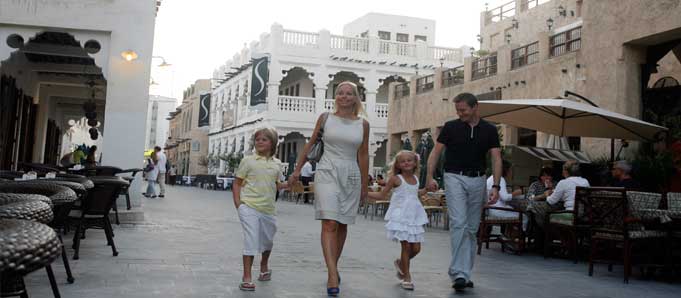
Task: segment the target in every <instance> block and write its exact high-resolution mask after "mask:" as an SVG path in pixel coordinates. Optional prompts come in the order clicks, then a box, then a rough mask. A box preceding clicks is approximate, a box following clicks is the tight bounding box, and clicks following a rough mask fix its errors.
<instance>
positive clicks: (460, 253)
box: [426, 93, 501, 291]
mask: <svg viewBox="0 0 681 298" xmlns="http://www.w3.org/2000/svg"><path fill="white" fill-rule="evenodd" d="M454 103H455V104H456V114H457V115H458V116H459V119H456V120H452V121H448V122H446V123H445V125H444V127H443V128H442V130H441V132H440V135H439V136H438V138H437V142H436V143H435V147H434V148H433V151H432V152H431V154H430V157H429V158H428V175H427V177H426V185H427V187H428V189H429V190H431V191H435V190H437V188H438V185H437V182H435V180H433V171H434V170H435V167H436V166H437V162H438V159H439V157H440V153H441V151H442V149H445V164H444V170H445V174H444V184H445V189H446V193H445V195H446V198H447V206H448V210H447V213H448V216H449V230H450V235H451V245H452V261H451V263H450V265H449V277H450V278H451V280H452V281H453V284H452V287H453V288H454V289H456V290H457V291H462V290H463V289H464V288H466V287H472V286H473V282H472V281H471V271H472V270H473V260H474V257H475V251H476V249H475V248H476V244H477V241H476V233H477V232H478V226H479V225H480V215H481V212H482V207H483V205H484V204H485V201H486V199H487V198H486V180H487V177H485V168H486V164H487V161H486V158H487V153H490V154H491V156H492V160H493V167H492V168H493V176H494V178H493V184H492V186H491V189H492V190H491V192H490V194H489V200H487V204H490V205H493V204H495V203H496V202H497V200H498V199H499V189H500V187H499V180H500V177H501V149H500V147H501V146H500V144H499V134H498V132H497V128H496V126H494V125H492V124H490V123H488V122H487V121H484V120H482V119H480V114H479V113H478V99H477V98H476V97H475V95H473V94H470V93H461V94H459V95H457V96H456V97H455V98H454Z"/></svg>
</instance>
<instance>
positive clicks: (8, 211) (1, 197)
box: [0, 193, 63, 297]
mask: <svg viewBox="0 0 681 298" xmlns="http://www.w3.org/2000/svg"><path fill="white" fill-rule="evenodd" d="M1 219H5V220H7V219H10V220H22V221H24V222H22V221H17V222H13V221H9V222H8V221H5V220H1ZM52 219H53V214H52V207H51V201H50V199H49V198H47V197H44V196H41V195H34V194H14V193H0V226H2V225H3V224H7V225H10V226H12V225H17V226H22V225H25V226H24V227H27V226H31V227H32V228H30V229H29V230H30V231H31V232H32V233H36V232H37V231H36V230H41V231H43V230H49V229H50V228H49V227H47V226H45V225H44V224H46V223H49V222H51V221H52ZM29 223H40V224H41V225H40V226H35V225H33V224H29ZM2 231H3V229H2V228H0V239H3V238H4V239H3V240H0V251H2V252H3V253H2V254H3V255H4V256H0V267H2V266H3V264H4V265H7V266H8V267H9V268H7V269H8V270H7V271H9V274H7V276H6V277H5V276H1V277H0V288H1V289H0V296H2V297H8V296H18V295H21V296H22V297H23V296H26V297H28V295H27V294H26V289H25V286H24V283H23V276H24V275H25V274H26V273H29V272H30V271H26V270H22V266H25V265H23V264H21V262H22V261H24V262H25V261H29V262H30V260H32V259H37V260H34V261H33V262H36V263H37V264H40V265H42V267H45V270H46V271H47V276H48V279H49V281H50V285H51V287H52V292H53V294H54V296H55V297H60V294H59V288H58V286H57V282H56V280H55V278H54V272H53V271H52V266H51V263H52V261H54V259H55V258H56V256H57V255H58V252H59V248H60V247H62V248H63V245H62V244H61V242H57V243H56V244H54V243H52V241H48V243H47V245H48V247H47V248H48V249H49V250H50V251H49V252H44V251H42V249H44V248H45V247H42V246H41V245H40V244H41V241H44V240H46V239H40V237H43V236H48V235H44V234H49V238H50V240H53V238H52V237H54V238H57V237H56V235H55V233H54V231H52V233H47V231H45V233H41V232H38V233H36V234H31V235H25V234H22V233H21V232H20V231H16V230H15V231H12V232H9V233H7V234H6V236H3V234H2ZM24 232H26V231H24ZM10 235H11V236H10ZM36 244H37V245H36ZM15 245H20V247H15ZM3 246H5V247H3ZM43 256H45V257H48V258H46V259H44V260H43V259H41V257H43ZM2 258H9V259H10V260H2ZM11 259H13V260H11ZM20 259H23V260H20ZM7 262H11V263H7ZM37 264H36V266H37V267H36V269H37V268H39V267H40V266H38V265H37ZM15 270H16V272H12V271H15ZM3 271H5V270H3V269H1V268H0V272H3ZM31 271H33V270H31ZM0 275H2V274H0ZM3 284H9V285H11V286H3Z"/></svg>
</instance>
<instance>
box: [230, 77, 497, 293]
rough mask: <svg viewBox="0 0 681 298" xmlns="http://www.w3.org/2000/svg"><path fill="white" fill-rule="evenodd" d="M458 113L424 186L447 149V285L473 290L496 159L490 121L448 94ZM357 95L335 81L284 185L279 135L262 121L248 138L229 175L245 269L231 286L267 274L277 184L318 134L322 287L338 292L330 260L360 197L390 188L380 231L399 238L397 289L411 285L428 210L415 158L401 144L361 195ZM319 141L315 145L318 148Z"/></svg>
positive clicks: (364, 156)
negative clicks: (255, 269)
mask: <svg viewBox="0 0 681 298" xmlns="http://www.w3.org/2000/svg"><path fill="white" fill-rule="evenodd" d="M455 102H456V108H457V114H458V115H459V119H458V120H455V121H450V122H447V123H446V124H445V127H444V129H443V130H442V132H441V134H440V136H439V137H438V142H437V144H436V146H435V148H434V151H433V153H434V154H431V158H430V159H429V160H428V177H427V185H425V186H424V187H425V188H427V189H428V190H435V189H437V188H438V186H437V184H436V183H435V182H434V180H433V179H432V173H433V169H434V168H435V164H436V162H437V160H436V159H435V158H433V157H434V156H439V153H440V151H441V150H443V149H445V156H446V162H445V170H446V172H447V173H446V174H445V185H446V189H447V193H446V196H447V204H448V206H451V207H450V209H449V211H448V212H449V217H450V230H451V231H452V234H451V237H452V262H451V265H450V268H449V275H450V277H451V279H452V283H453V287H454V288H455V289H457V290H463V289H464V288H465V287H467V286H468V287H471V286H472V282H471V271H472V267H473V256H474V255H475V254H474V251H475V247H474V245H475V244H476V239H475V237H476V236H475V235H476V232H477V228H478V223H479V220H480V212H481V208H482V206H483V205H484V204H485V203H486V202H487V196H486V190H485V181H486V177H485V176H484V173H485V162H486V161H485V158H486V157H485V156H486V155H487V153H488V151H489V152H491V153H492V157H493V159H494V163H493V164H494V176H493V177H494V178H493V180H494V182H495V186H496V188H493V191H492V192H491V194H490V195H489V203H494V202H495V201H496V200H497V198H498V184H499V178H500V173H501V156H500V150H499V147H500V146H499V140H498V135H497V132H496V128H495V127H494V126H493V125H491V124H489V123H487V122H484V121H483V120H480V118H479V116H478V114H477V100H476V99H475V96H473V95H471V94H466V93H464V94H461V95H459V96H457V97H456V99H455ZM363 115H364V111H363V108H362V103H361V100H360V93H359V90H358V88H357V85H355V84H354V83H352V82H347V81H346V82H342V83H340V84H339V85H338V86H337V88H336V90H335V109H334V112H333V113H324V114H322V115H320V116H319V118H318V119H317V122H316V125H315V128H314V131H313V133H312V137H311V138H310V141H309V142H308V143H307V144H306V145H305V147H304V148H303V150H302V152H300V155H299V157H298V159H297V163H296V166H295V169H294V170H293V173H292V174H291V175H290V177H289V179H288V182H283V181H281V180H280V172H281V171H280V166H279V165H280V163H281V162H280V161H279V160H278V159H276V158H274V157H273V156H274V154H275V152H276V148H277V141H278V136H277V132H276V131H275V130H273V129H270V128H261V129H259V130H257V131H256V132H255V134H254V135H253V139H252V142H253V144H254V147H255V154H253V155H250V156H247V157H245V158H244V159H243V160H242V161H241V163H240V165H239V168H238V170H237V172H236V180H235V183H234V187H233V198H234V205H235V207H236V208H237V209H238V215H239V219H240V221H241V225H242V228H243V236H244V245H243V247H244V248H243V253H242V254H243V266H244V269H243V276H242V280H241V282H240V283H239V288H240V289H241V290H244V291H254V290H255V289H256V283H255V280H256V279H257V281H268V280H270V279H271V278H272V276H273V272H272V270H270V269H269V265H268V262H269V257H270V254H271V252H272V248H273V246H274V245H273V244H274V235H275V233H276V229H277V228H276V218H275V204H274V202H275V194H276V192H277V191H278V190H279V189H283V188H287V187H288V186H289V185H294V184H297V183H300V182H299V180H300V178H301V170H302V168H303V166H304V165H305V164H306V162H307V161H308V155H309V154H308V153H310V151H311V150H312V149H313V144H315V143H316V142H317V140H318V139H319V140H323V154H321V158H320V159H319V161H318V162H317V167H316V172H315V184H314V196H315V200H314V209H315V218H316V219H317V220H320V221H321V246H322V253H323V256H324V261H325V263H326V268H327V281H326V293H327V294H328V295H329V296H337V295H339V293H340V285H341V274H340V272H339V269H338V263H339V260H340V258H341V255H342V253H343V247H344V245H345V241H346V238H347V235H348V225H349V224H354V222H355V217H356V215H357V211H358V208H359V206H360V203H362V202H364V201H365V200H366V199H367V197H371V198H374V199H382V198H387V196H388V195H389V193H390V192H392V197H391V200H390V201H391V204H390V207H389V209H388V211H387V212H386V215H385V220H386V221H387V223H386V225H385V227H386V230H387V237H388V239H390V240H393V241H396V242H399V243H400V246H401V254H400V255H399V256H398V257H397V259H396V260H395V261H394V265H395V269H396V275H397V278H398V279H399V283H400V286H401V287H402V288H404V289H405V290H413V289H414V282H413V279H412V276H411V273H410V262H411V259H412V258H414V257H415V256H416V255H418V254H419V252H420V251H421V243H422V242H423V240H424V233H425V230H424V227H423V226H424V225H425V224H426V223H427V222H428V217H427V216H426V213H425V211H424V209H423V206H422V205H421V203H420V201H419V196H420V195H423V194H424V193H425V192H426V189H425V188H424V189H421V187H422V186H420V185H419V182H418V177H417V173H418V171H419V156H418V155H417V154H416V153H414V152H412V151H400V152H398V154H397V155H396V156H395V158H394V159H393V161H392V164H391V168H390V173H389V177H388V180H387V182H386V185H385V187H384V188H383V190H382V191H381V192H372V193H369V192H368V187H367V185H368V183H369V181H368V173H369V150H368V148H369V146H368V142H369V122H368V121H367V120H365V119H364V118H363V117H362V116H363ZM317 149H318V148H314V150H317ZM255 255H261V261H260V269H259V270H260V271H259V273H258V274H257V277H255V278H254V276H253V274H252V273H251V267H252V266H253V260H254V257H255Z"/></svg>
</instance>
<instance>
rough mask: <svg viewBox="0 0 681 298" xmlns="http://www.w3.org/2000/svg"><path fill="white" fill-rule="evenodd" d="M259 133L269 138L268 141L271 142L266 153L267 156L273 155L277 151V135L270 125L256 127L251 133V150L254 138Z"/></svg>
mask: <svg viewBox="0 0 681 298" xmlns="http://www.w3.org/2000/svg"><path fill="white" fill-rule="evenodd" d="M260 134H262V136H264V137H266V138H267V139H268V140H270V143H272V146H271V147H270V152H269V155H267V157H272V156H274V154H275V153H277V142H278V141H279V135H278V134H277V131H276V130H274V128H271V127H262V128H259V129H257V130H256V131H255V133H253V137H251V144H252V145H253V150H255V138H257V137H258V135H260ZM256 152H257V151H256Z"/></svg>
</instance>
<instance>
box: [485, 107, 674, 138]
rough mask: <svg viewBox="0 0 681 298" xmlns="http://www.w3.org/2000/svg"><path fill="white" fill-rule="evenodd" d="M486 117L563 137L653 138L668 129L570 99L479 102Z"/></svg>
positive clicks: (493, 120) (494, 120) (497, 121)
mask: <svg viewBox="0 0 681 298" xmlns="http://www.w3.org/2000/svg"><path fill="white" fill-rule="evenodd" d="M478 109H479V111H480V117H482V118H485V119H486V120H489V121H492V122H496V123H503V124H508V125H513V126H516V127H523V128H527V129H533V130H537V131H541V132H545V133H550V134H554V135H557V136H561V137H572V136H574V137H593V138H606V139H624V140H638V141H652V140H654V139H655V138H656V136H657V135H658V134H659V133H660V132H663V131H666V130H667V128H665V127H662V126H658V125H655V124H652V123H648V122H645V121H642V120H639V119H636V118H633V117H629V116H626V115H622V114H619V113H615V112H611V111H608V110H605V109H602V108H598V107H594V106H591V105H588V104H583V103H580V102H576V101H572V100H567V99H507V100H482V101H480V102H479V108H478Z"/></svg>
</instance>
